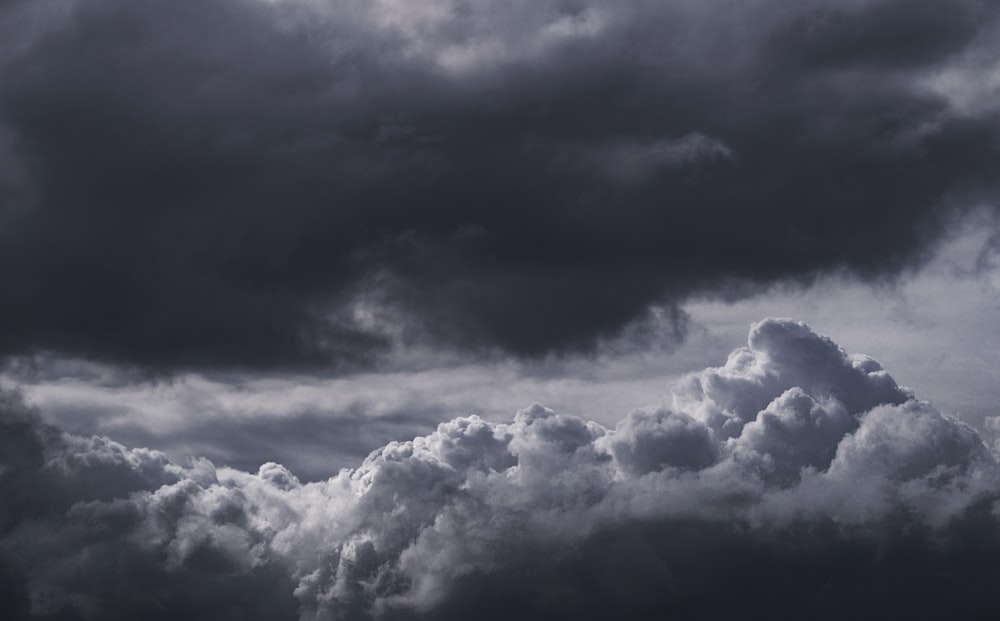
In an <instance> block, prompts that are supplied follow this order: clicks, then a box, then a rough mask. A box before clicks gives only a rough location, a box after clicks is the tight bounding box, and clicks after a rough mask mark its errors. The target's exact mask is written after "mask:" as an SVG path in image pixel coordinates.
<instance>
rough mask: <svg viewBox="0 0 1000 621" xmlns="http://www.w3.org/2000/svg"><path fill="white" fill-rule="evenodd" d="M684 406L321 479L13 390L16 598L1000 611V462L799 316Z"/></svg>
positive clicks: (679, 392)
mask: <svg viewBox="0 0 1000 621" xmlns="http://www.w3.org/2000/svg"><path fill="white" fill-rule="evenodd" d="M674 391H675V400H674V403H673V404H672V405H671V406H670V407H669V408H663V409H660V410H651V411H639V412H634V413H632V414H630V415H629V416H628V417H627V418H626V419H624V420H623V421H622V422H621V423H619V424H618V425H617V426H615V427H612V428H608V427H605V426H602V425H600V424H597V423H594V422H588V421H585V420H583V419H580V418H576V417H574V416H569V415H562V414H556V413H554V412H552V411H551V410H548V409H546V408H544V407H542V406H540V405H534V406H532V407H530V408H527V409H525V410H522V411H521V412H519V413H518V414H517V415H516V416H515V417H514V419H513V421H510V422H506V423H492V422H487V421H484V420H482V419H480V418H478V417H475V416H472V417H463V418H458V419H455V420H452V421H450V422H446V423H442V424H441V425H440V426H439V427H438V428H437V430H436V431H434V432H433V433H430V434H427V435H424V436H419V437H416V438H414V439H412V440H410V441H406V442H391V443H389V444H387V445H385V446H384V447H382V448H380V449H378V450H376V451H374V452H372V453H371V454H370V455H369V456H368V457H367V458H366V459H365V460H364V461H363V462H362V463H361V464H360V465H359V466H357V467H356V468H353V469H345V470H343V471H341V472H340V474H338V475H337V476H334V477H332V478H330V479H328V480H323V481H316V482H312V483H303V482H301V481H300V480H299V479H298V478H297V477H296V476H295V475H294V474H293V473H292V472H290V471H289V470H288V469H287V468H285V467H284V466H281V465H279V464H276V463H273V462H272V463H265V464H263V465H262V466H260V468H259V470H258V471H257V472H256V474H253V473H248V472H242V471H239V470H235V469H231V468H223V467H217V466H215V465H213V464H212V463H211V462H208V461H206V460H197V461H194V462H192V463H191V464H189V465H187V466H181V465H177V464H174V463H171V462H170V461H169V460H167V459H166V458H165V457H164V456H163V455H162V454H160V453H157V452H156V451H149V450H145V449H129V448H126V447H124V446H122V445H120V444H117V443H115V442H113V441H110V440H107V439H104V438H90V439H87V438H83V437H78V436H72V435H68V434H65V433H62V432H60V431H59V430H57V429H55V428H52V427H49V426H46V425H44V424H42V423H41V422H40V421H39V420H38V419H37V416H36V415H35V414H33V413H32V412H31V411H30V410H28V409H27V408H25V407H24V406H23V405H21V404H20V402H19V400H18V398H17V397H16V395H15V394H13V393H9V392H8V393H4V397H3V398H4V402H3V408H2V411H3V418H2V419H0V424H2V434H0V440H2V444H0V448H2V453H0V461H2V463H3V468H2V471H0V485H2V486H3V490H2V491H3V492H4V498H5V499H14V500H13V501H11V502H7V503H5V505H4V511H5V513H4V515H3V518H4V535H3V538H2V539H0V561H2V563H3V564H4V567H5V573H4V576H3V577H4V581H3V588H2V589H0V595H3V596H4V597H5V598H8V600H9V601H10V602H11V604H10V607H9V608H8V609H10V610H21V611H22V614H21V616H22V617H23V618H36V617H37V618H56V617H57V616H58V618H102V619H113V618H134V617H135V616H140V615H141V616H147V615H151V616H153V618H160V617H162V618H168V617H176V616H177V615H179V614H184V615H186V616H188V617H192V618H230V617H232V618H237V617H240V618H270V619H274V618H295V617H298V618H302V619H325V618H335V619H363V618H369V617H372V616H379V615H381V617H382V618H389V619H416V618H456V619H458V618H469V617H471V616H475V617H477V618H487V619H491V618H509V617H510V615H520V616H522V617H524V618H532V619H533V618H538V619H541V618H553V617H556V618H560V617H570V616H572V617H574V618H607V615H609V614H615V613H618V614H627V615H631V616H634V618H653V617H654V616H662V615H663V614H668V613H674V614H677V615H680V616H684V617H686V618H718V616H719V615H721V614H730V613H735V612H736V611H741V612H742V613H743V614H752V615H757V614H765V613H766V614H769V615H771V616H774V617H778V618H801V615H802V614H804V613H806V612H808V611H813V612H815V611H816V610H819V611H820V612H818V613H817V615H818V616H819V618H843V616H844V615H854V616H862V617H864V616H868V615H870V614H875V613H874V612H873V611H878V612H877V614H878V616H880V617H883V618H909V617H911V616H912V615H914V614H916V615H917V616H928V615H931V616H938V615H945V614H947V615H948V616H950V617H952V618H984V617H985V616H989V615H990V614H992V613H995V612H996V610H995V603H994V602H992V601H991V600H990V599H989V598H988V593H990V591H989V590H988V589H986V588H985V587H986V586H987V585H988V584H989V582H990V581H991V580H993V579H995V578H996V577H997V575H998V573H1000V571H998V570H1000V566H998V564H997V562H996V559H997V558H998V557H997V556H996V553H997V551H1000V539H998V537H997V535H996V533H997V532H998V531H997V517H996V515H995V511H994V510H993V507H994V505H995V503H996V502H997V501H998V500H1000V497H998V492H997V490H998V489H1000V487H998V483H1000V480H998V475H1000V469H998V466H997V460H996V456H995V454H994V453H993V452H992V451H991V450H990V448H989V447H987V445H986V444H985V443H984V442H983V440H982V439H981V438H980V437H979V435H978V434H977V433H976V432H975V431H974V430H973V429H972V428H971V427H969V426H967V425H965V424H963V423H961V422H959V421H957V420H955V419H953V418H950V417H948V416H946V415H943V414H941V413H940V412H938V411H937V410H936V409H934V408H933V407H932V406H931V405H930V404H928V403H926V402H921V401H917V400H916V399H914V398H913V396H912V394H910V393H909V392H908V391H906V390H904V389H901V388H899V387H898V386H897V385H896V384H895V382H894V381H893V380H892V378H891V377H890V376H889V375H888V374H887V373H886V372H885V371H884V370H882V369H881V368H880V367H879V366H878V364H877V363H875V362H874V361H872V360H871V359H870V358H867V357H864V356H850V355H848V354H846V353H845V352H844V351H843V350H842V349H840V348H839V347H838V346H837V345H836V344H834V343H833V342H832V341H830V339H828V338H826V337H823V336H821V335H817V334H816V333H814V332H813V331H811V330H810V329H809V328H808V327H806V326H805V325H804V324H801V323H797V322H793V321H790V320H774V319H768V320H765V321H763V322H760V323H758V324H755V325H754V326H753V327H752V328H751V332H750V337H749V339H748V346H747V347H746V348H743V349H740V350H737V351H735V352H733V354H732V355H731V356H730V357H729V360H728V361H727V362H726V364H725V365H723V366H721V367H716V368H710V369H706V370H705V371H702V372H699V373H695V374H692V375H691V376H689V377H688V378H686V379H685V380H683V381H681V382H679V383H678V384H677V385H676V386H675V387H674ZM720 589H721V590H722V591H724V592H725V593H727V594H728V595H727V597H720V596H719V591H720ZM237 593H238V594H237Z"/></svg>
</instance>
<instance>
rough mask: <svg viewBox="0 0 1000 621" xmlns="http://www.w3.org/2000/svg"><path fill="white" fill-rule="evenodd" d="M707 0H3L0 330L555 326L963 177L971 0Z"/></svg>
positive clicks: (211, 352) (535, 351)
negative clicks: (708, 0)
mask: <svg viewBox="0 0 1000 621" xmlns="http://www.w3.org/2000/svg"><path fill="white" fill-rule="evenodd" d="M731 4H732V6H730V5H729V4H727V6H726V8H725V10H724V11H720V10H718V8H717V7H712V6H708V5H704V4H703V3H698V4H696V3H692V2H685V1H678V2H668V3H663V2H638V3H630V4H629V5H628V6H620V5H612V4H608V3H605V2H576V3H569V4H567V3H564V2H536V3H531V5H530V6H528V5H525V4H523V3H520V4H518V5H517V6H516V7H514V6H513V5H510V4H509V3H500V2H492V1H488V2H475V3H463V2H454V1H451V0H449V1H445V0H435V1H427V2H421V3H419V5H412V6H411V5H409V4H408V5H406V6H402V5H399V4H398V3H395V2H389V1H384V2H365V3H359V2H353V1H352V0H342V1H338V2H334V3H332V4H331V3H318V2H264V1H256V0H212V1H210V2H192V1H187V0H185V1H182V2H173V3H170V4H169V5H164V4H162V3H158V2H147V1H140V2H127V3H126V2H119V1H114V0H98V1H88V2H76V1H73V0H67V1H61V2H60V1H55V0H51V1H49V0H46V1H45V2H24V1H20V2H19V1H16V0H15V1H13V2H8V3H5V4H4V5H3V7H0V10H2V11H3V12H4V17H5V19H4V22H5V26H4V27H3V29H4V30H3V32H4V34H5V36H4V37H3V38H2V40H3V41H4V43H3V44H2V45H0V84H2V87H0V125H2V126H3V130H2V131H0V149H2V153H0V162H3V163H4V166H3V172H2V173H0V177H2V178H0V197H3V206H2V207H0V278H2V280H3V282H4V283H5V286H4V287H3V289H2V290H0V302H2V304H0V309H2V310H0V325H2V326H4V327H3V328H2V329H0V353H3V354H7V355H23V354H33V353H36V352H39V351H55V352H58V353H61V354H66V355H73V356H82V357H87V358H98V359H103V360H108V361H115V362H123V363H128V364H133V363H134V364H137V365H139V366H142V367H146V368H156V369H165V370H175V369H178V368H192V367H200V368H214V367H227V368H231V367H250V368H262V367H268V368H272V369H273V368H303V367H306V368H313V369H315V368H317V367H327V366H329V365H331V364H333V365H337V364H340V365H346V366H354V365H366V364H370V363H371V362H372V360H373V359H374V358H376V357H377V356H378V355H379V353H380V352H383V351H385V349H386V348H388V347H390V346H391V344H392V343H394V342H396V341H398V340H400V339H402V340H405V341H408V342H414V341H417V342H427V341H429V342H431V343H434V344H436V345H437V346H444V347H458V348H462V349H469V350H472V351H484V350H493V349H495V348H499V349H501V350H503V351H506V352H511V353H515V354H518V355H522V356H536V355H542V354H546V353H549V352H554V351H555V352H562V351H567V350H578V351H579V350H582V351H588V350H589V349H591V348H593V347H595V344H598V343H601V342H604V341H606V340H609V339H614V338H616V337H618V336H620V335H621V334H622V333H623V331H624V332H627V331H628V328H627V326H628V324H629V323H630V322H634V321H637V320H642V319H643V318H644V317H646V316H647V314H648V312H649V309H650V308H651V307H658V308H661V309H668V310H669V309H676V308H677V307H678V305H679V304H680V303H682V302H683V301H684V300H686V299H687V298H688V297H689V296H690V295H692V294H698V295H708V296H720V297H724V298H728V299H733V298H736V297H739V296H742V295H746V294H748V293H750V292H753V291H758V290H759V288H760V287H761V286H763V285H766V284H769V283H773V282H779V281H786V280H790V281H793V282H806V281H808V280H809V279H811V278H813V277H815V276H816V275H817V274H821V273H830V272H836V271H840V270H844V271H846V272H847V273H850V274H854V275H857V276H860V277H862V278H865V279H878V278H883V277H887V276H888V277H891V276H894V275H897V274H898V273H899V272H900V271H901V270H904V269H905V268H906V267H908V266H911V265H914V264H915V263H917V262H919V261H920V260H922V259H923V258H925V257H926V255H927V252H928V249H929V248H930V247H931V244H932V243H933V242H934V241H935V240H936V239H937V237H938V236H939V234H940V231H941V230H942V229H943V228H944V226H945V224H947V223H948V222H949V221H950V220H951V219H952V218H954V217H956V216H957V215H958V214H960V213H962V211H963V209H964V208H965V207H967V206H971V205H973V204H982V203H986V204H989V205H995V203H996V200H995V196H996V194H995V191H996V187H995V186H996V182H995V174H994V171H995V169H996V164H997V159H998V157H997V156H998V150H997V144H998V136H997V130H998V127H1000V125H998V124H997V117H996V110H994V109H992V108H991V107H989V106H978V107H970V106H968V105H965V103H962V102H963V101H965V100H966V99H968V97H966V96H965V95H962V94H961V93H962V92H965V91H963V90H962V89H961V88H958V87H955V88H947V84H951V83H956V84H957V83H960V84H969V83H973V82H975V81H976V77H977V76H980V75H983V76H985V74H986V73H987V72H988V68H989V67H990V65H989V64H988V63H986V62H985V61H984V60H983V59H984V58H986V59H989V58H992V57H993V56H995V44H994V43H992V42H993V41H995V37H992V36H991V33H993V32H994V30H995V24H996V16H995V9H994V4H993V3H989V2H979V1H975V0H963V1H960V2H944V1H943V0H942V1H939V0H933V1H928V2H922V3H920V5H919V6H914V5H913V4H912V3H909V2H902V1H899V0H878V1H867V0H865V1H861V0H859V1H854V2H848V3H843V2H837V3H833V2H812V3H805V4H801V3H800V4H796V5H795V6H789V4H788V3H785V2H771V1H761V2H753V3H738V4H736V3H731ZM7 34H9V35H10V36H6V35H7ZM991 54H992V56H991ZM965 90H968V89H965ZM960 91H961V92H960ZM953 95H954V96H953ZM963 97H964V99H963ZM679 327H680V328H683V325H682V324H681V325H679ZM682 333H683V330H679V331H678V333H677V334H675V335H672V336H673V337H674V338H676V337H677V336H678V335H680V334H682Z"/></svg>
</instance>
